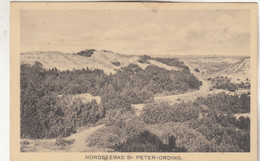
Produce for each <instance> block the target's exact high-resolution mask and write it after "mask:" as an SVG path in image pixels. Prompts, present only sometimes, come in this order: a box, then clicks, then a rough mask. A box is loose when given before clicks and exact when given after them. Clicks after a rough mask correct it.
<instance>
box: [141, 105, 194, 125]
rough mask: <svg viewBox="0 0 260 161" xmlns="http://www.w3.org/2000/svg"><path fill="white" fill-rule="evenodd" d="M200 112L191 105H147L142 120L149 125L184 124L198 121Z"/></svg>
mask: <svg viewBox="0 0 260 161" xmlns="http://www.w3.org/2000/svg"><path fill="white" fill-rule="evenodd" d="M198 117H199V111H198V109H197V108H196V107H194V106H193V105H192V104H191V103H180V104H175V105H169V104H167V103H163V102H162V103H159V104H158V103H153V104H148V105H145V107H144V109H143V112H142V113H141V118H142V119H143V120H144V122H145V123H147V124H157V123H166V122H184V121H189V120H191V119H197V118H198Z"/></svg>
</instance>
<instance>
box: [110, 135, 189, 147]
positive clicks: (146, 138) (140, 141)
mask: <svg viewBox="0 0 260 161" xmlns="http://www.w3.org/2000/svg"><path fill="white" fill-rule="evenodd" d="M115 151H120V152H185V151H186V149H184V148H179V147H176V139H175V137H174V136H173V135H172V136H170V137H169V141H168V144H163V143H162V141H161V140H160V139H159V138H158V136H156V135H155V134H152V133H151V132H149V131H146V130H145V131H143V132H141V133H140V134H138V135H137V136H136V137H133V138H129V139H127V141H125V142H123V143H122V144H119V145H116V146H115Z"/></svg>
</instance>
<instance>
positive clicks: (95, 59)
mask: <svg viewBox="0 0 260 161" xmlns="http://www.w3.org/2000/svg"><path fill="white" fill-rule="evenodd" d="M89 51H91V53H92V54H88V53H89ZM84 54H85V55H84ZM35 62H40V63H41V64H42V65H43V67H44V68H45V69H52V68H57V69H58V70H60V71H66V70H70V71H71V70H73V69H79V70H81V69H83V68H87V67H88V68H89V69H92V70H94V69H101V70H103V71H104V72H105V73H106V74H110V73H111V74H114V73H116V70H119V69H121V68H123V67H127V66H128V65H129V64H136V65H138V66H139V67H141V68H142V69H145V68H146V67H147V66H148V65H149V64H150V65H155V66H158V67H162V68H165V69H167V70H180V69H179V68H177V67H173V66H169V65H167V64H164V63H161V62H159V61H155V60H149V61H148V62H145V63H142V62H140V57H139V56H132V55H131V56H129V55H123V54H118V53H113V52H112V51H106V50H102V51H96V50H93V49H89V50H85V51H81V52H79V53H71V54H66V53H61V52H27V53H21V64H30V65H33V64H34V63H35Z"/></svg>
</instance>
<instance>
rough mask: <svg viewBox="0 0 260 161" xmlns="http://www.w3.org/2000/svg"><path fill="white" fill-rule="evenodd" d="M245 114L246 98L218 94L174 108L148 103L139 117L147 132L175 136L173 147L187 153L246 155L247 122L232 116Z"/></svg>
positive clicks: (247, 101) (248, 110) (247, 140)
mask: <svg viewBox="0 0 260 161" xmlns="http://www.w3.org/2000/svg"><path fill="white" fill-rule="evenodd" d="M247 112H250V97H249V96H248V95H246V94H242V95H240V96H238V95H228V94H225V93H219V94H215V95H209V96H207V97H199V98H198V99H196V100H195V101H193V102H187V103H180V104H176V105H168V104H165V103H161V104H156V103H155V104H150V105H147V106H146V107H145V108H144V110H143V114H142V115H141V117H142V119H143V120H144V122H146V123H147V124H150V125H149V127H150V128H149V130H150V131H152V132H154V133H155V134H157V135H162V134H161V132H160V131H163V132H164V133H168V134H167V135H170V134H172V135H174V136H176V144H177V145H178V146H180V147H184V148H186V149H187V150H188V151H190V152H249V151H250V119H249V118H245V117H240V118H239V119H236V117H235V116H234V114H236V113H247Z"/></svg>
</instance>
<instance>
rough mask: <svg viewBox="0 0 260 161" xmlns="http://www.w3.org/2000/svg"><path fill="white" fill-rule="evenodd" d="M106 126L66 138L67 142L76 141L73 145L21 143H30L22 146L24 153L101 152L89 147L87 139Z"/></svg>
mask: <svg viewBox="0 0 260 161" xmlns="http://www.w3.org/2000/svg"><path fill="white" fill-rule="evenodd" d="M104 126H105V125H104V124H102V125H98V126H95V127H89V128H84V127H82V128H80V129H79V132H77V133H75V134H72V135H71V136H69V137H67V138H65V139H66V140H70V139H74V140H75V142H74V143H73V144H71V145H66V146H61V145H55V142H56V139H21V143H22V142H23V143H24V142H28V143H29V144H28V145H21V151H22V152H93V151H100V149H98V148H97V147H88V146H87V143H86V140H87V138H88V137H89V136H90V135H91V134H93V133H94V132H96V131H97V130H98V129H100V128H102V127H104Z"/></svg>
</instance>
